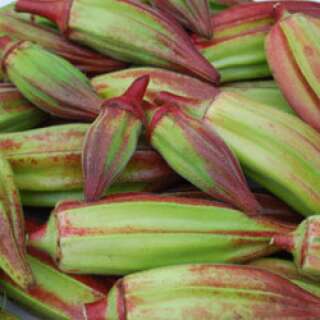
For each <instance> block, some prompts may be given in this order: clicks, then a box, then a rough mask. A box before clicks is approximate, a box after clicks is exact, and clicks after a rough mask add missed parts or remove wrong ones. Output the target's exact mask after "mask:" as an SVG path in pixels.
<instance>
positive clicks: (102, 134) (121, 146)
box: [82, 76, 149, 201]
mask: <svg viewBox="0 0 320 320" xmlns="http://www.w3.org/2000/svg"><path fill="white" fill-rule="evenodd" d="M148 83H149V77H148V76H144V77H141V78H139V79H137V80H136V81H135V82H134V83H133V84H132V85H131V86H130V87H129V89H128V90H127V91H126V92H125V93H124V95H122V96H121V97H119V98H113V99H111V100H107V101H105V102H104V105H103V107H102V110H101V112H100V114H99V116H98V118H97V119H96V120H95V122H94V123H93V124H92V125H91V127H90V129H89V131H88V132H87V134H86V137H85V141H84V147H83V156H82V166H83V173H84V181H85V183H84V186H85V188H84V189H85V198H86V200H87V201H95V200H98V199H99V198H100V197H101V196H102V195H103V194H104V192H105V190H106V189H107V188H108V187H109V186H110V185H111V184H112V182H113V181H114V180H115V179H116V178H117V177H118V175H119V174H120V173H121V172H122V170H123V169H124V168H125V167H126V165H127V164H128V162H129V161H130V159H131V157H132V156H133V154H134V152H135V150H136V147H137V143H138V139H139V136H140V132H141V129H142V123H143V121H144V114H143V109H142V103H143V97H144V94H145V91H146V89H147V86H148Z"/></svg>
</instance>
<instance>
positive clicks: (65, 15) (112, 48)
mask: <svg viewBox="0 0 320 320" xmlns="http://www.w3.org/2000/svg"><path fill="white" fill-rule="evenodd" d="M16 9H17V10H18V11H23V12H29V13H34V14H38V15H41V16H44V17H46V18H48V19H49V20H52V21H54V22H55V23H56V24H57V25H58V26H59V28H60V31H61V32H62V33H64V34H65V35H66V36H67V37H68V38H69V39H71V40H73V41H76V42H79V43H82V44H84V45H87V46H89V47H91V48H93V49H95V50H97V51H99V52H101V53H103V54H106V55H108V56H111V57H113V58H115V59H119V60H121V61H126V62H131V63H134V64H138V65H139V64H140V65H153V66H158V67H163V68H166V69H171V70H177V71H181V72H184V73H188V74H191V75H194V76H197V77H199V78H202V79H205V80H207V81H209V82H212V83H215V84H216V83H218V82H219V74H218V72H217V71H216V70H215V69H214V68H213V67H212V66H211V65H210V63H209V62H208V61H207V60H206V59H205V58H204V57H202V56H201V54H200V53H199V52H198V51H197V49H196V48H195V47H194V45H193V44H192V41H191V40H190V38H189V37H188V35H187V33H185V32H184V30H183V29H182V28H181V27H180V26H179V24H177V23H176V21H174V19H170V17H167V16H166V15H165V14H163V13H162V12H160V11H159V10H157V9H154V8H152V7H150V6H149V5H147V4H144V3H141V2H140V3H139V2H138V1H133V0H124V1H117V0H109V1H105V0H98V1H95V2H94V3H92V1H91V0H72V1H71V0H63V1H61V0H55V1H44V0H41V1H39V0H38V1H35V0H20V1H18V2H17V4H16ZM133 40H134V41H133Z"/></svg>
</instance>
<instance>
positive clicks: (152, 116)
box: [146, 99, 260, 214]
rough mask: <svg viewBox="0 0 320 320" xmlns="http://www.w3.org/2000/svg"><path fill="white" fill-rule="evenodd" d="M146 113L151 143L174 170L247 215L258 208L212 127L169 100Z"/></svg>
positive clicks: (239, 172)
mask: <svg viewBox="0 0 320 320" xmlns="http://www.w3.org/2000/svg"><path fill="white" fill-rule="evenodd" d="M146 112H147V118H148V120H147V121H148V137H149V140H150V143H151V145H152V146H153V147H154V148H155V149H156V150H157V151H158V152H159V153H160V154H161V155H162V156H163V158H164V159H165V160H166V161H167V162H168V164H169V165H170V166H171V167H172V168H173V169H174V170H175V171H176V172H177V173H179V174H180V175H181V176H182V177H183V178H185V179H186V180H188V181H189V182H191V183H192V184H193V185H195V186H196V187H198V188H199V189H200V190H202V191H204V192H206V193H207V194H209V195H211V196H213V197H216V198H218V199H221V200H224V201H226V202H227V203H230V204H232V205H234V206H235V207H237V208H240V209H241V210H243V211H245V212H247V213H249V214H255V213H257V212H258V211H259V210H260V206H259V204H258V202H257V201H256V199H255V198H254V195H253V194H252V193H251V191H250V190H249V187H248V185H247V182H246V180H245V177H244V175H243V172H242V170H241V168H240V165H239V163H238V160H237V159H236V158H235V156H234V154H233V153H232V152H231V151H230V149H229V147H228V146H227V145H226V144H225V143H224V141H223V139H222V138H221V137H220V136H219V134H217V133H216V131H215V130H214V128H212V127H209V126H208V125H206V124H205V123H203V122H202V121H199V120H198V119H195V118H192V117H190V116H189V115H187V113H185V112H184V111H183V110H182V109H181V108H179V107H177V106H176V105H175V104H174V102H170V101H169V99H168V102H167V103H165V104H163V105H159V106H151V105H150V107H149V108H148V109H147V110H146ZM172 137H174V139H172Z"/></svg>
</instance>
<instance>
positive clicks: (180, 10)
mask: <svg viewBox="0 0 320 320" xmlns="http://www.w3.org/2000/svg"><path fill="white" fill-rule="evenodd" d="M150 2H151V3H152V4H153V5H154V6H155V7H157V8H159V9H160V10H161V11H163V12H165V13H166V14H168V15H171V16H173V17H174V18H175V19H177V21H179V22H180V23H181V24H182V25H183V26H185V27H186V28H187V29H189V30H192V31H194V32H195V33H197V34H198V35H200V36H202V37H205V38H209V39H210V38H211V37H212V24H211V17H210V10H209V3H208V0H182V1H181V0H150Z"/></svg>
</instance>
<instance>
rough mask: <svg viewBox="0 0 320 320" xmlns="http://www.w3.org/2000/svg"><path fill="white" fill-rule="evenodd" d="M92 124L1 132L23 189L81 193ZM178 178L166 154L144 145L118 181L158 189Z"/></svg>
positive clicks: (2, 146)
mask: <svg viewBox="0 0 320 320" xmlns="http://www.w3.org/2000/svg"><path fill="white" fill-rule="evenodd" d="M88 128H89V125H87V124H66V125H56V126H51V127H47V128H41V129H34V130H29V131H24V132H19V133H9V134H2V135H0V151H1V152H2V154H3V155H4V157H5V158H6V159H8V160H9V162H10V164H11V166H12V169H13V172H14V178H15V182H16V184H17V186H18V188H19V190H21V191H26V192H50V193H51V192H53V193H55V192H61V193H62V195H60V197H61V196H62V197H63V192H64V191H75V192H77V193H80V190H81V189H82V187H83V177H82V168H81V153H82V146H83V142H84V137H85V134H86V132H87V130H88ZM176 180H177V176H176V175H175V174H174V172H173V171H172V170H171V169H170V168H169V167H168V165H167V164H166V163H165V162H164V161H163V160H162V158H161V157H160V156H159V155H158V154H157V153H156V152H155V151H153V150H151V149H150V148H146V147H144V146H142V145H141V146H139V147H138V150H137V151H136V152H135V154H134V155H133V158H132V160H131V161H130V162H129V164H128V165H127V167H126V169H125V171H124V172H123V173H122V175H121V176H120V177H119V178H118V179H117V181H116V182H115V183H116V184H117V185H126V184H129V185H131V184H135V183H140V184H142V185H144V188H147V190H155V189H157V187H160V185H161V184H164V185H166V184H170V183H172V182H173V181H176ZM148 188H151V189H148ZM153 188H155V189H153Z"/></svg>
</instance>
